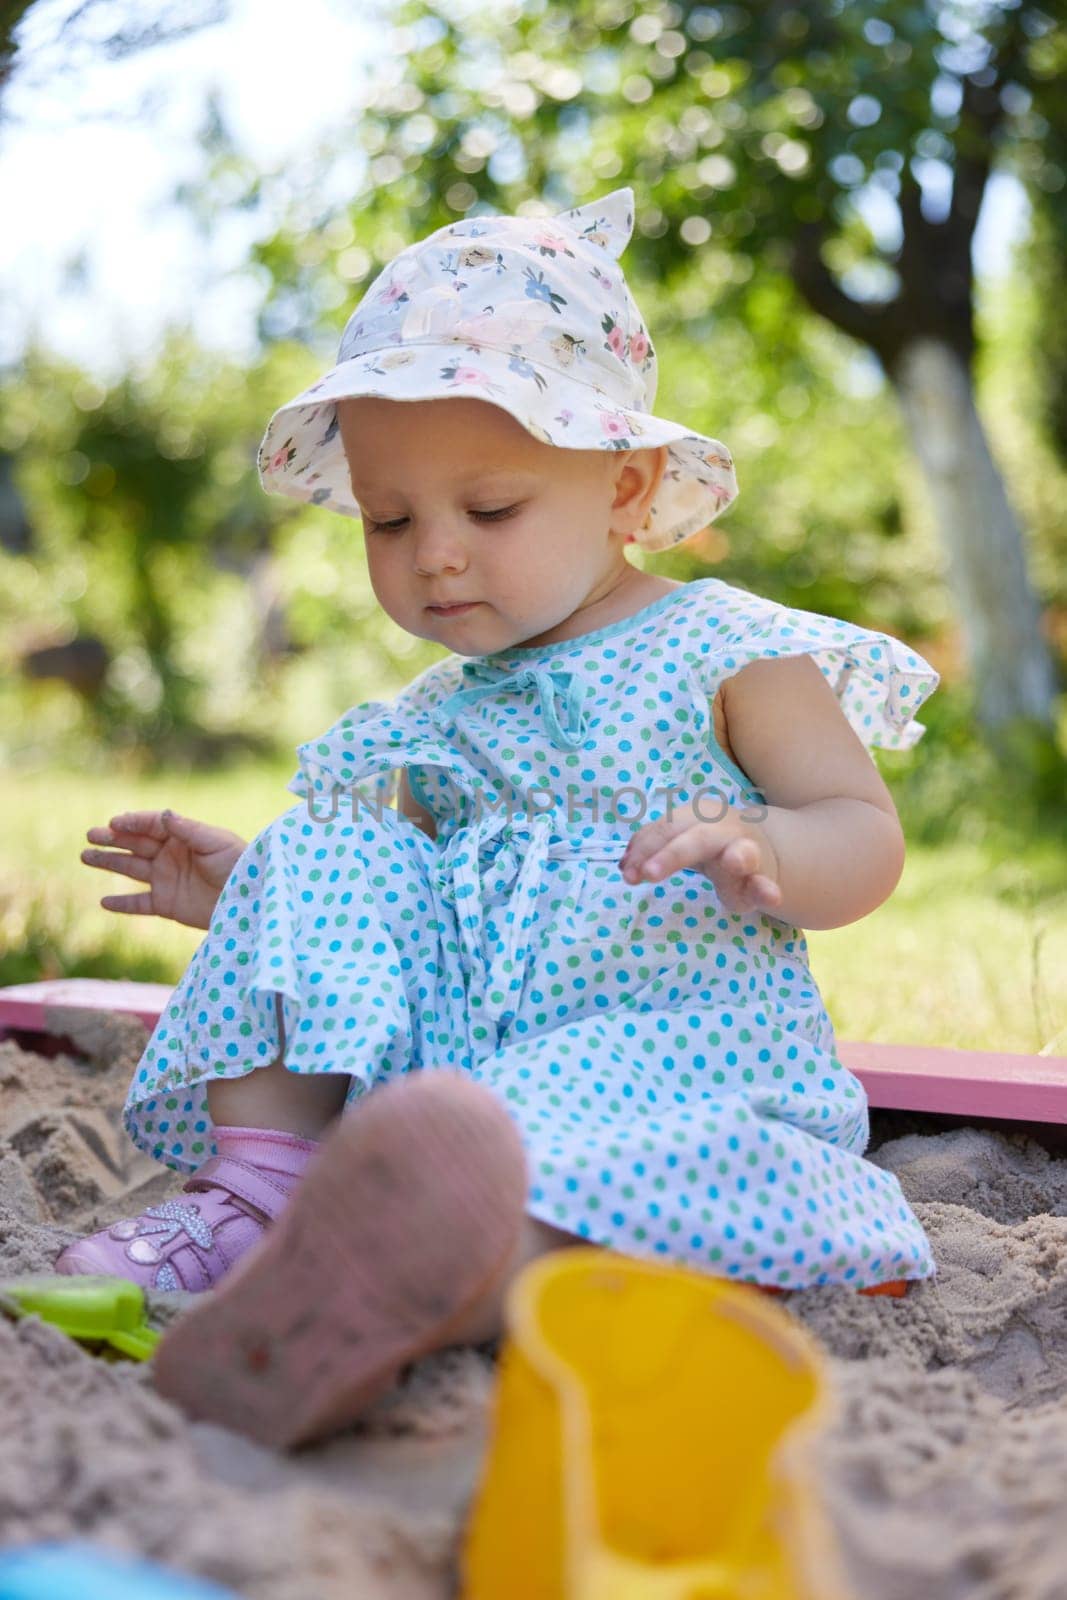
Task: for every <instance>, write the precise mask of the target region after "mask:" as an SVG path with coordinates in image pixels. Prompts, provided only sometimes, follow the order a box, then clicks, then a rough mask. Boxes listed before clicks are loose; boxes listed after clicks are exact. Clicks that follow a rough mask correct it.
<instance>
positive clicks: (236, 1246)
mask: <svg viewBox="0 0 1067 1600" xmlns="http://www.w3.org/2000/svg"><path fill="white" fill-rule="evenodd" d="M215 1143H216V1148H217V1149H218V1151H219V1154H218V1155H215V1156H212V1157H211V1158H210V1159H209V1160H208V1161H205V1162H204V1164H203V1166H201V1167H198V1168H197V1170H196V1172H194V1173H193V1175H192V1177H191V1178H189V1179H188V1181H187V1182H186V1183H184V1184H183V1185H182V1189H183V1192H184V1193H186V1194H191V1195H195V1196H196V1198H195V1200H192V1201H182V1200H164V1201H163V1202H162V1204H161V1205H157V1206H148V1207H147V1208H146V1209H145V1210H144V1211H142V1212H141V1214H140V1216H138V1217H130V1218H126V1219H124V1220H123V1221H122V1222H115V1223H112V1225H111V1226H110V1227H109V1228H102V1229H101V1230H100V1232H99V1233H94V1234H91V1235H90V1236H89V1238H87V1239H79V1240H78V1241H77V1242H76V1243H75V1244H71V1245H68V1246H67V1248H66V1249H65V1250H64V1251H63V1252H62V1254H61V1255H60V1256H59V1258H58V1259H57V1261H56V1263H55V1271H56V1272H62V1273H71V1274H75V1273H88V1272H93V1273H97V1272H99V1273H107V1274H109V1275H112V1276H115V1277H120V1278H131V1279H132V1280H133V1282H134V1283H138V1284H140V1285H141V1287H142V1288H143V1289H164V1290H166V1289H186V1290H190V1291H192V1292H194V1293H197V1292H200V1291H202V1290H204V1289H210V1288H212V1287H213V1286H214V1285H215V1284H216V1283H217V1282H218V1280H219V1279H220V1278H222V1277H223V1276H224V1275H225V1274H226V1273H227V1272H229V1270H230V1268H231V1267H232V1266H233V1265H234V1263H235V1262H236V1261H238V1260H239V1259H240V1257H241V1256H243V1255H244V1254H245V1252H246V1251H247V1250H249V1249H250V1248H251V1247H252V1246H253V1245H254V1244H258V1243H259V1240H260V1238H261V1237H262V1236H263V1233H264V1232H265V1231H266V1229H267V1227H268V1226H269V1225H270V1224H271V1223H272V1222H273V1221H274V1220H275V1219H276V1218H277V1217H278V1216H279V1214H280V1213H281V1212H282V1210H284V1208H285V1206H286V1205H287V1204H288V1202H289V1198H290V1195H291V1194H292V1191H293V1189H294V1188H295V1187H296V1186H297V1184H298V1183H299V1181H300V1179H301V1178H302V1176H303V1174H304V1170H305V1168H306V1167H307V1164H308V1162H309V1161H310V1160H311V1157H312V1156H313V1155H314V1153H315V1151H316V1150H317V1149H318V1144H317V1143H316V1142H315V1141H314V1140H312V1139H297V1138H296V1137H295V1136H294V1135H292V1134H288V1133H276V1132H274V1131H273V1130H271V1131H267V1130H265V1129H259V1128H216V1130H215Z"/></svg>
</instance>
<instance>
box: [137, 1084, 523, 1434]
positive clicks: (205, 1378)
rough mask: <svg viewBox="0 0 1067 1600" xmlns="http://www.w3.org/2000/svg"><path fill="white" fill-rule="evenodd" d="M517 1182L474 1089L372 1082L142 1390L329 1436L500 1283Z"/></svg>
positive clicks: (513, 1243)
mask: <svg viewBox="0 0 1067 1600" xmlns="http://www.w3.org/2000/svg"><path fill="white" fill-rule="evenodd" d="M526 1187H527V1178H526V1160H525V1155H524V1153H523V1147H522V1142H521V1140H520V1138H519V1134H518V1130H517V1129H516V1127H515V1124H514V1122H513V1121H512V1119H511V1117H510V1116H509V1115H508V1113H507V1112H506V1111H505V1109H504V1107H503V1105H502V1104H501V1103H500V1101H499V1100H498V1099H497V1098H496V1097H495V1096H494V1095H493V1094H492V1093H491V1092H490V1091H489V1090H488V1089H485V1088H484V1087H482V1086H481V1085H480V1084H477V1083H475V1082H474V1081H473V1080H472V1079H470V1078H468V1077H466V1076H464V1075H463V1074H461V1073H458V1072H454V1071H451V1070H447V1069H444V1068H435V1069H434V1070H432V1071H422V1072H413V1073H410V1074H405V1075H404V1076H403V1077H401V1078H398V1079H396V1080H395V1081H392V1082H389V1083H385V1084H383V1085H381V1086H379V1087H378V1088H376V1089H374V1090H372V1091H371V1092H370V1093H369V1094H368V1095H367V1096H366V1098H365V1099H363V1100H362V1101H361V1102H360V1103H359V1105H358V1106H357V1107H356V1109H355V1110H354V1111H352V1112H350V1113H349V1114H348V1115H347V1116H346V1117H344V1118H343V1119H342V1120H341V1122H340V1123H339V1124H337V1125H336V1126H335V1127H334V1128H333V1130H332V1131H331V1133H330V1134H329V1136H328V1137H327V1139H326V1140H325V1141H324V1142H323V1145H322V1148H321V1151H320V1154H319V1155H318V1156H317V1157H316V1159H315V1160H314V1161H313V1162H312V1163H311V1165H310V1166H309V1168H308V1172H307V1175H306V1177H305V1178H304V1180H303V1182H302V1183H301V1185H300V1188H299V1190H298V1192H297V1193H296V1194H295V1195H294V1197H293V1202H292V1204H291V1205H290V1206H288V1207H287V1208H286V1210H285V1211H284V1212H283V1214H282V1215H281V1216H280V1217H279V1218H278V1220H277V1222H276V1223H275V1224H274V1226H273V1227H271V1228H270V1229H269V1230H268V1232H267V1233H266V1235H265V1236H264V1238H263V1239H262V1241H261V1243H260V1244H259V1246H258V1248H257V1249H255V1250H253V1251H251V1252H250V1253H249V1254H248V1255H247V1256H246V1258H245V1260H244V1261H243V1262H242V1263H241V1264H240V1266H239V1267H238V1268H237V1269H236V1270H235V1271H234V1272H232V1273H230V1274H229V1276H228V1277H227V1278H226V1279H225V1280H224V1281H223V1282H222V1284H221V1285H220V1286H219V1288H218V1289H217V1290H216V1291H215V1292H214V1293H213V1294H211V1295H208V1296H205V1298H204V1299H203V1301H202V1302H200V1303H199V1304H197V1305H195V1306H193V1307H192V1308H191V1309H190V1310H189V1311H188V1312H187V1313H186V1314H185V1315H184V1316H183V1317H181V1318H180V1319H179V1320H178V1321H177V1322H175V1323H174V1324H173V1325H172V1327H171V1328H170V1329H169V1331H168V1332H167V1333H166V1335H165V1336H164V1338H163V1339H162V1341H161V1342H160V1344H159V1346H158V1348H157V1350H156V1355H155V1358H154V1363H153V1365H154V1374H155V1382H156V1387H157V1389H158V1390H159V1391H160V1393H161V1394H163V1395H165V1396H166V1397H167V1398H168V1399H170V1400H174V1401H175V1402H176V1403H177V1404H178V1405H180V1406H182V1407H183V1409H184V1410H185V1411H186V1412H188V1413H189V1415H190V1416H193V1417H197V1418H204V1419H207V1420H209V1421H212V1422H218V1423H221V1424H223V1425H224V1426H226V1427H229V1428H233V1429H235V1430H237V1431H238V1432H241V1433H246V1434H249V1435H251V1437H253V1438H255V1439H258V1440H260V1441H261V1442H262V1443H264V1444H269V1445H274V1446H276V1447H285V1446H288V1445H293V1444H298V1443H300V1444H302V1443H305V1442H308V1441H310V1440H312V1439H316V1438H321V1437H323V1436H325V1435H326V1434H329V1433H334V1432H336V1431H337V1430H338V1429H340V1428H343V1427H345V1425H346V1424H348V1423H351V1422H353V1421H355V1419H356V1418H357V1417H359V1416H361V1415H362V1413H363V1412H364V1411H365V1410H366V1408H367V1407H368V1406H369V1404H370V1403H371V1401H372V1400H374V1399H376V1398H377V1397H378V1395H380V1394H381V1393H383V1392H384V1391H385V1390H386V1389H388V1388H389V1386H390V1385H391V1384H392V1383H393V1382H395V1380H396V1378H397V1377H398V1376H399V1374H400V1372H401V1371H402V1370H403V1368H404V1367H405V1366H407V1365H408V1364H409V1363H410V1362H412V1361H414V1360H416V1359H417V1358H418V1357H420V1356H422V1355H425V1354H427V1353H428V1352H429V1351H431V1350H437V1349H440V1348H442V1347H444V1346H445V1345H447V1344H448V1343H449V1342H454V1336H455V1334H456V1332H457V1331H458V1330H462V1329H463V1327H464V1324H465V1323H466V1324H467V1325H468V1326H469V1325H470V1315H471V1312H472V1310H473V1309H474V1308H475V1307H476V1306H478V1305H479V1303H480V1302H481V1301H482V1299H483V1298H484V1297H485V1296H486V1295H488V1294H491V1293H494V1292H495V1291H496V1290H497V1289H498V1288H499V1287H501V1286H502V1285H503V1283H504V1282H505V1281H506V1277H507V1271H508V1268H509V1267H510V1266H511V1264H512V1263H513V1261H514V1260H515V1258H516V1253H517V1247H518V1245H519V1241H520V1237H521V1229H522V1220H523V1210H524V1206H525V1201H526Z"/></svg>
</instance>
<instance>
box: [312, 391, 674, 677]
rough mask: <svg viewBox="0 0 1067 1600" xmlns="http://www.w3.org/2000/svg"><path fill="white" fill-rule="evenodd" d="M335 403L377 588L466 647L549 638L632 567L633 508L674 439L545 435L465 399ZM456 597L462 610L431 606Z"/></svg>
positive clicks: (411, 620) (417, 628) (401, 616)
mask: <svg viewBox="0 0 1067 1600" xmlns="http://www.w3.org/2000/svg"><path fill="white" fill-rule="evenodd" d="M337 410H338V416H339V421H340V429H341V438H342V441H343V444H344V450H345V455H346V457H347V460H348V467H349V472H350V475H351V479H352V488H353V491H354V493H355V497H356V500H357V502H358V504H359V507H360V511H361V512H362V515H363V527H364V534H365V538H366V547H367V563H368V567H369V570H370V579H371V584H372V586H373V588H374V592H375V594H376V595H377V597H378V599H379V601H380V602H381V605H382V607H383V609H384V610H385V611H387V612H388V614H389V615H390V616H391V617H392V618H393V620H394V622H396V623H398V624H399V625H400V627H402V628H404V629H406V631H407V632H408V633H412V634H415V635H416V636H417V637H419V638H422V639H436V640H438V641H439V642H440V643H441V644H443V645H446V646H447V647H448V648H449V649H450V650H454V651H455V652H456V653H457V654H458V655H464V656H472V655H488V654H492V653H493V652H495V651H497V650H504V649H507V648H508V647H509V646H510V645H514V644H526V643H540V642H547V641H543V640H542V639H541V635H542V634H545V633H549V632H551V630H553V629H556V628H558V626H559V625H560V623H562V622H564V621H565V620H566V619H567V618H568V617H570V616H572V615H573V614H574V612H575V611H577V610H578V609H579V608H580V607H582V606H584V605H587V604H590V603H593V602H595V601H597V600H599V599H600V598H601V597H602V596H604V595H607V594H609V593H611V592H612V591H613V590H614V588H615V587H616V586H617V584H618V582H619V579H620V577H621V578H623V579H626V578H627V577H628V575H629V574H630V573H632V572H633V570H634V569H633V568H632V567H631V565H630V563H629V562H628V561H627V560H626V558H625V556H624V555H623V548H624V545H625V542H626V537H627V534H628V532H629V531H630V530H631V529H632V527H633V526H634V514H633V510H632V508H631V509H630V510H629V511H628V510H627V509H626V508H627V506H628V505H630V502H632V501H633V499H634V497H635V494H636V493H637V491H639V490H640V489H641V488H642V487H643V485H645V484H647V483H648V482H649V480H650V479H651V480H653V484H654V483H655V482H658V479H659V475H660V472H661V471H662V464H665V461H666V449H663V450H661V451H651V450H643V451H634V452H626V453H625V454H624V453H623V452H613V451H600V450H566V449H562V448H560V447H559V446H556V445H548V444H543V443H542V442H541V441H540V440H538V439H535V438H534V437H533V435H532V434H530V433H528V432H527V431H526V429H525V428H524V427H522V425H521V424H520V423H518V422H516V421H515V419H514V417H512V416H509V415H508V413H507V412H506V411H503V410H501V408H500V407H499V406H494V405H490V404H489V403H488V402H487V401H484V400H475V399H472V398H470V397H468V396H457V397H456V398H455V399H451V398H450V399H441V400H412V401H395V400H382V399H377V398H360V399H356V400H343V401H341V402H339V404H338V407H337ZM639 457H640V458H644V459H643V460H639V459H638V458H639ZM661 458H662V464H661ZM620 503H622V504H623V509H622V511H620V509H619V505H620ZM645 509H647V506H646V507H645ZM642 519H643V511H642V515H641V516H640V517H638V518H637V522H638V523H639V522H640V521H641V520H642ZM383 524H387V526H383ZM458 602H463V603H464V604H465V609H463V610H457V611H454V612H452V613H451V614H450V613H449V612H447V611H442V610H440V609H435V607H438V608H439V607H441V606H447V605H449V604H456V603H458Z"/></svg>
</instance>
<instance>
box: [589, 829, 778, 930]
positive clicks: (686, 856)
mask: <svg viewBox="0 0 1067 1600" xmlns="http://www.w3.org/2000/svg"><path fill="white" fill-rule="evenodd" d="M619 865H620V867H621V869H622V875H623V877H624V878H625V879H626V881H627V883H640V882H641V880H642V879H644V880H645V881H646V882H649V883H658V882H659V881H660V879H662V878H668V877H670V875H671V873H672V872H680V871H681V870H682V868H684V867H694V868H696V869H697V870H698V871H700V872H703V873H705V874H706V875H707V877H709V878H710V879H711V881H712V883H713V884H714V885H715V888H716V889H717V890H718V894H719V898H720V900H721V901H722V903H723V906H724V907H725V908H726V910H727V911H769V912H772V913H773V911H774V909H775V907H776V906H780V905H781V903H782V891H781V888H780V887H779V882H778V876H779V869H778V858H777V856H776V854H775V852H774V848H773V846H772V845H771V842H770V840H769V839H768V838H767V837H766V833H765V832H764V830H763V829H762V828H760V826H759V824H758V823H752V822H746V821H744V819H743V818H741V817H739V816H736V815H735V814H734V813H732V812H731V813H729V814H728V815H727V816H725V817H723V818H721V819H720V820H717V821H714V822H704V821H702V820H701V819H700V817H698V816H697V814H696V812H695V811H694V809H693V807H692V806H691V805H681V806H676V807H675V808H674V809H673V813H672V815H671V816H670V817H660V818H658V819H657V821H655V822H649V823H647V824H646V826H645V827H643V828H638V830H637V832H636V833H635V834H634V835H633V837H632V838H631V840H630V842H629V844H628V845H627V846H626V849H625V851H624V852H623V856H622V860H621V861H620V863H619Z"/></svg>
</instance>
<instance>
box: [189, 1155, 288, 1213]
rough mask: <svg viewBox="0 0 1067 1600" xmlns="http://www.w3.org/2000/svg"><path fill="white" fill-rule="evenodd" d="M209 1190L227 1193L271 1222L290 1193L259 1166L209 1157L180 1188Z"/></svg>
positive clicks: (230, 1158) (234, 1159)
mask: <svg viewBox="0 0 1067 1600" xmlns="http://www.w3.org/2000/svg"><path fill="white" fill-rule="evenodd" d="M208 1187H214V1188H218V1189H225V1190H227V1192H228V1193H229V1194H232V1195H235V1196H236V1197H237V1198H238V1199H239V1200H245V1201H247V1203H248V1204H249V1205H250V1206H255V1208H256V1210H257V1211H261V1212H262V1213H263V1215H264V1216H266V1217H270V1218H271V1220H272V1221H273V1219H274V1218H275V1217H277V1216H278V1215H279V1213H280V1212H281V1211H282V1209H283V1208H284V1207H285V1205H286V1204H287V1203H288V1200H289V1196H290V1193H291V1185H290V1187H289V1188H285V1187H283V1185H282V1184H281V1183H279V1182H277V1181H276V1180H275V1179H274V1178H273V1177H272V1176H271V1174H270V1173H269V1172H265V1171H264V1170H263V1168H262V1167H254V1166H252V1164H251V1162H248V1161H238V1160H237V1159H236V1158H235V1157H233V1156H211V1157H210V1158H209V1159H208V1160H207V1161H205V1162H204V1164H203V1165H202V1166H200V1167H198V1168H197V1170H196V1171H195V1172H194V1173H193V1175H192V1177H191V1178H189V1179H188V1180H187V1181H186V1182H185V1183H184V1184H183V1185H182V1188H183V1189H184V1190H185V1191H187V1192H188V1193H195V1192H196V1190H198V1189H206V1188H208Z"/></svg>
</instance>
